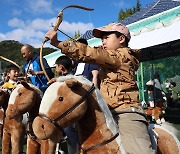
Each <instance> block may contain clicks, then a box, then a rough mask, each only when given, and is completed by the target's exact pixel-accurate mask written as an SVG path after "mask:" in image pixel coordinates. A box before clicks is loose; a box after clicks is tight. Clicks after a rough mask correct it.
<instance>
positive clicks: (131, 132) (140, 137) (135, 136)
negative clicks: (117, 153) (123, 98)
mask: <svg viewBox="0 0 180 154" xmlns="http://www.w3.org/2000/svg"><path fill="white" fill-rule="evenodd" d="M113 116H114V118H115V121H116V122H117V124H118V126H119V132H120V135H121V139H122V143H123V146H124V148H125V151H126V152H127V153H128V154H152V153H155V151H154V150H153V149H152V146H151V141H150V136H149V133H148V128H147V126H148V123H147V121H146V119H145V117H144V116H143V115H140V114H138V113H122V114H116V115H113Z"/></svg>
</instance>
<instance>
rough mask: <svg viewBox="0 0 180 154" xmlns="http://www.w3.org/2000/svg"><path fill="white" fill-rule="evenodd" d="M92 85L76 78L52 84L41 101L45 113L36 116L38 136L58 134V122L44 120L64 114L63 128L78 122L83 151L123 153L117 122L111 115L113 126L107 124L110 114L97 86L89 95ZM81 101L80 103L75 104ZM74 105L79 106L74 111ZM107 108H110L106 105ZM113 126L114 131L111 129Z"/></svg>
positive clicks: (46, 136) (36, 133)
mask: <svg viewBox="0 0 180 154" xmlns="http://www.w3.org/2000/svg"><path fill="white" fill-rule="evenodd" d="M76 78H80V77H76ZM90 87H91V86H90V85H86V84H84V85H83V84H82V83H80V82H79V81H77V80H75V79H70V80H66V81H65V82H56V83H54V84H52V85H51V86H50V87H49V88H48V89H47V90H46V92H45V94H44V96H43V99H42V102H41V106H40V115H42V116H41V117H36V118H35V120H34V122H33V130H34V133H35V135H37V137H38V138H40V139H47V138H50V137H55V136H57V132H58V131H60V130H59V129H58V128H57V127H56V125H54V124H52V123H50V122H49V121H47V120H46V119H44V118H43V116H45V117H49V118H50V119H56V118H58V117H60V116H62V118H60V119H59V118H58V119H59V120H57V122H56V123H57V125H59V126H61V127H62V128H65V127H67V126H70V125H72V124H73V123H75V122H76V124H77V130H78V137H79V143H80V146H79V152H80V153H86V152H87V153H89V154H91V153H92V154H94V153H106V154H112V153H117V154H118V153H121V152H120V146H119V145H120V144H121V143H120V137H119V136H118V137H116V136H115V135H116V133H117V131H118V128H117V125H116V124H115V122H114V120H113V119H112V118H110V119H109V122H110V123H111V124H110V125H111V126H110V127H111V128H112V127H113V128H112V129H110V128H109V127H108V124H107V119H106V118H107V117H105V115H104V112H103V111H102V108H101V107H100V106H99V104H98V101H97V98H96V94H95V92H96V91H98V90H97V89H96V90H95V92H92V94H88V91H89V89H90ZM52 89H53V91H52ZM55 89H56V90H55ZM62 89H63V90H62ZM49 96H50V97H49ZM82 96H83V99H82ZM85 96H87V97H85ZM49 101H51V102H49ZM78 103H79V105H77V106H76V104H78ZM104 104H105V103H104ZM105 105H106V104H105ZM71 106H76V107H74V109H73V110H71V109H69V108H70V107H71ZM105 107H106V108H108V107H107V105H106V106H105ZM105 107H104V108H105ZM47 108H48V109H47ZM69 110H70V111H69ZM108 111H109V110H108ZM65 112H66V113H65ZM63 113H65V114H63ZM109 113H110V112H109ZM63 115H64V116H63ZM111 117H112V116H111ZM113 129H114V131H112V130H113ZM117 140H118V141H119V143H118V142H117ZM101 144H102V145H101ZM121 148H122V147H121ZM88 149H89V150H88ZM122 151H123V149H122Z"/></svg>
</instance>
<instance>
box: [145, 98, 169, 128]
mask: <svg viewBox="0 0 180 154" xmlns="http://www.w3.org/2000/svg"><path fill="white" fill-rule="evenodd" d="M165 108H166V102H165V101H164V100H159V101H158V102H157V103H156V106H155V107H148V108H147V109H145V110H144V111H145V113H146V115H147V116H148V117H150V119H151V118H152V119H153V120H155V122H156V123H157V124H162V123H163V122H165V119H164V112H165Z"/></svg>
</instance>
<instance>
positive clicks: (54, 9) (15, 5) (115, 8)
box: [0, 0, 155, 48]
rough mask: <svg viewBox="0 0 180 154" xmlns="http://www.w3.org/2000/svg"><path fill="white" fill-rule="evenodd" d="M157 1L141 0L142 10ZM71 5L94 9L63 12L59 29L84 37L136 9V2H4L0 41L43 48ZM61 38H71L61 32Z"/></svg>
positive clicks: (0, 8) (1, 3)
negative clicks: (126, 12) (54, 27)
mask: <svg viewBox="0 0 180 154" xmlns="http://www.w3.org/2000/svg"><path fill="white" fill-rule="evenodd" d="M154 1H155V0H140V3H141V7H145V6H146V5H148V4H150V3H152V2H154ZM68 5H81V6H85V7H88V8H93V9H94V10H93V11H84V10H80V9H76V8H68V9H66V10H65V11H64V12H63V22H62V24H61V25H60V26H59V29H60V30H62V31H63V32H64V33H67V34H68V35H70V36H74V34H75V32H78V31H79V32H80V33H81V34H83V33H85V32H86V31H87V30H90V29H93V28H95V27H101V26H104V25H107V24H109V23H111V22H117V21H118V14H119V11H120V10H121V9H123V10H125V9H127V8H133V7H135V6H136V0H0V41H4V40H15V41H19V42H20V43H23V44H30V45H32V46H34V47H37V48H39V47H40V46H41V42H42V40H43V39H44V36H45V33H46V32H47V31H48V30H49V29H51V28H52V25H55V23H56V19H57V15H58V13H59V11H60V10H61V9H62V8H64V7H66V6H68ZM58 38H59V39H60V40H66V39H67V37H66V36H64V35H63V34H61V33H58ZM45 46H50V44H46V45H45Z"/></svg>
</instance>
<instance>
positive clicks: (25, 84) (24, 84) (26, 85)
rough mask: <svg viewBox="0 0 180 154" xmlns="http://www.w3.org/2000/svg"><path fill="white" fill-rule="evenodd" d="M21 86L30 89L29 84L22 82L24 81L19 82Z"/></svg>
mask: <svg viewBox="0 0 180 154" xmlns="http://www.w3.org/2000/svg"><path fill="white" fill-rule="evenodd" d="M21 84H22V85H23V86H24V87H25V88H30V86H29V84H28V83H27V82H26V81H24V80H21Z"/></svg>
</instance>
